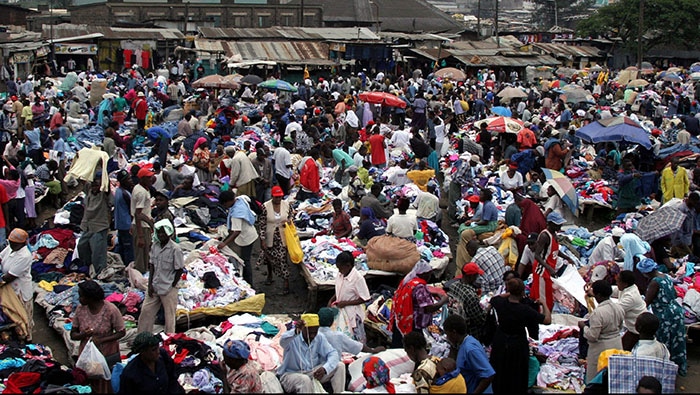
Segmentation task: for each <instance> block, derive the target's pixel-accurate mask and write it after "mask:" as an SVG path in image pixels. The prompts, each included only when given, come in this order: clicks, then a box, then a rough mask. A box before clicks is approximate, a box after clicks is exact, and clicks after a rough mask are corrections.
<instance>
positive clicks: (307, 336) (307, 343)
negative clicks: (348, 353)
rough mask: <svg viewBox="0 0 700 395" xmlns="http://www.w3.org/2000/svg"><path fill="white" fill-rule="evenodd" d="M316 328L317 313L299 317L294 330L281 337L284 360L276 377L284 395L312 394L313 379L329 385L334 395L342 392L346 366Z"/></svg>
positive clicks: (317, 321) (317, 325) (317, 324)
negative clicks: (292, 393) (286, 394)
mask: <svg viewBox="0 0 700 395" xmlns="http://www.w3.org/2000/svg"><path fill="white" fill-rule="evenodd" d="M318 329H319V316H318V314H302V315H301V320H299V321H296V324H295V327H294V328H292V329H290V330H288V331H287V332H285V333H284V334H282V337H281V338H280V346H282V348H283V349H284V357H283V360H282V365H280V367H279V368H278V369H277V374H278V375H279V377H280V384H282V388H284V390H285V392H294V393H312V392H315V391H314V385H313V380H312V378H314V379H316V380H318V381H320V382H321V383H327V382H330V383H331V386H332V387H333V392H334V393H338V394H339V393H341V392H343V391H345V365H344V364H343V363H342V362H340V355H338V352H337V351H336V350H335V348H333V346H331V344H330V343H328V340H327V339H326V337H325V336H324V335H323V334H321V333H318Z"/></svg>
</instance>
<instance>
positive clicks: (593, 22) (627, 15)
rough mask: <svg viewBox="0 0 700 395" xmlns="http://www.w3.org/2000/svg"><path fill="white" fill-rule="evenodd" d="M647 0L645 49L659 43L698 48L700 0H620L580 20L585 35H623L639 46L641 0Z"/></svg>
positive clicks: (628, 46) (629, 43)
mask: <svg viewBox="0 0 700 395" xmlns="http://www.w3.org/2000/svg"><path fill="white" fill-rule="evenodd" d="M640 1H643V3H644V23H643V26H642V51H643V52H645V53H646V52H647V51H649V50H650V49H652V48H656V47H659V46H664V45H666V46H673V47H676V48H678V47H681V48H685V49H693V48H697V44H696V43H697V41H698V40H700V26H699V25H698V19H699V18H700V0H619V1H616V2H615V3H612V4H609V5H607V6H604V7H601V8H600V9H599V10H598V11H597V12H595V13H594V14H593V15H591V16H590V17H589V18H588V19H586V20H583V21H581V22H579V24H578V25H577V28H576V32H577V34H578V35H579V36H582V37H596V36H600V37H605V38H619V39H620V40H621V41H622V46H623V47H624V48H626V49H628V50H630V51H634V50H636V49H637V48H638V43H637V41H638V40H637V37H638V34H639V3H640Z"/></svg>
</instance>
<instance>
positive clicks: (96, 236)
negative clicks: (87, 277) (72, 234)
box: [77, 172, 114, 276]
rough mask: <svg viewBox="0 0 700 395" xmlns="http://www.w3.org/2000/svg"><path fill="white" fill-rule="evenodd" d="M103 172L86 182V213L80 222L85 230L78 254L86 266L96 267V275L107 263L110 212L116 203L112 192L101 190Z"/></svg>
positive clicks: (81, 236) (80, 240) (84, 204)
mask: <svg viewBox="0 0 700 395" xmlns="http://www.w3.org/2000/svg"><path fill="white" fill-rule="evenodd" d="M101 183H102V173H101V172H97V173H95V177H94V179H93V180H92V182H91V183H90V184H89V187H88V184H87V183H85V191H84V192H85V201H84V203H83V206H84V207H85V214H84V215H83V220H82V222H81V223H80V229H81V230H82V231H83V233H82V235H80V239H79V240H78V246H77V249H78V255H79V256H80V259H82V261H83V262H84V263H85V265H86V266H92V267H93V269H95V276H97V275H98V274H100V272H101V271H102V269H104V268H105V266H106V264H107V246H108V244H109V243H108V235H107V233H108V232H109V222H110V221H109V214H110V211H111V206H112V205H114V198H113V197H112V193H111V192H110V191H109V190H107V191H105V192H102V191H100V186H101Z"/></svg>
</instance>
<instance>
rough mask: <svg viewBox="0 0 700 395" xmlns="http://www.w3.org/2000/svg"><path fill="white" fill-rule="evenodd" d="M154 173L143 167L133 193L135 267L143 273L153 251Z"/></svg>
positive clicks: (132, 213) (132, 215) (132, 214)
mask: <svg viewBox="0 0 700 395" xmlns="http://www.w3.org/2000/svg"><path fill="white" fill-rule="evenodd" d="M153 174H154V173H153V172H152V171H151V170H150V169H148V168H147V167H143V168H142V169H141V170H139V172H138V173H137V175H136V176H137V177H138V179H139V184H138V185H136V186H135V187H134V190H133V192H132V193H131V217H132V218H133V219H134V220H133V223H132V227H131V234H132V236H133V237H134V238H135V239H136V246H135V247H134V267H135V268H136V270H138V271H140V272H141V273H145V272H146V270H148V254H149V252H150V250H151V236H152V234H153V219H152V217H151V193H150V192H149V190H150V187H151V184H152V183H153Z"/></svg>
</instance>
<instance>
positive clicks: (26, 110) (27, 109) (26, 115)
mask: <svg viewBox="0 0 700 395" xmlns="http://www.w3.org/2000/svg"><path fill="white" fill-rule="evenodd" d="M33 118H34V115H33V114H32V106H24V107H23V108H22V121H24V122H27V121H31V120H32V119H33Z"/></svg>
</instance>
